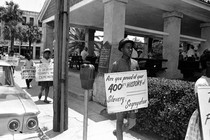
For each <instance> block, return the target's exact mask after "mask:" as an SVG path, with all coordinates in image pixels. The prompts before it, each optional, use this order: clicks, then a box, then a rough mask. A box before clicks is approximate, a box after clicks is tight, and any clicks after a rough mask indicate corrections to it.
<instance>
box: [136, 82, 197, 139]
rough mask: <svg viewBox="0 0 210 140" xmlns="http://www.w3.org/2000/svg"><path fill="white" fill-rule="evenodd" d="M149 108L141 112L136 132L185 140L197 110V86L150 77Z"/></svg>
mask: <svg viewBox="0 0 210 140" xmlns="http://www.w3.org/2000/svg"><path fill="white" fill-rule="evenodd" d="M148 93H149V106H148V108H143V109H139V112H138V114H137V124H136V126H135V128H134V130H135V131H142V130H146V131H150V132H154V133H156V134H158V135H160V136H162V137H164V139H166V140H183V139H184V137H185V134H186V130H187V126H188V122H189V119H190V117H191V115H192V113H193V111H194V110H195V109H196V106H197V100H196V98H195V96H194V83H193V82H187V81H181V80H169V79H160V78H148Z"/></svg>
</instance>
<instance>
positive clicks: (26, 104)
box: [0, 86, 39, 117]
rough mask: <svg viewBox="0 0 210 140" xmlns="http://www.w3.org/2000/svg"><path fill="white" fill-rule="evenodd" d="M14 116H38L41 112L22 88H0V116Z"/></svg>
mask: <svg viewBox="0 0 210 140" xmlns="http://www.w3.org/2000/svg"><path fill="white" fill-rule="evenodd" d="M9 114H13V115H23V114H24V115H37V114H39V110H38V108H37V106H36V104H35V103H34V102H33V100H32V99H31V97H30V95H28V94H27V93H25V92H24V91H23V90H22V89H21V88H20V87H17V86H15V87H4V86H0V115H1V116H4V115H5V117H6V116H7V115H9Z"/></svg>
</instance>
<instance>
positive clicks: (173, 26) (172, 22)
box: [161, 12, 183, 78]
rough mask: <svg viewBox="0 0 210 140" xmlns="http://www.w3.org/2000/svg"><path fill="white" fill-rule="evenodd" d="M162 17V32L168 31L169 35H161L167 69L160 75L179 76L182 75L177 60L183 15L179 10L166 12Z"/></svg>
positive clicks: (167, 76)
mask: <svg viewBox="0 0 210 140" xmlns="http://www.w3.org/2000/svg"><path fill="white" fill-rule="evenodd" d="M163 18H164V32H166V33H169V35H168V36H163V58H164V59H167V60H168V61H167V62H163V63H165V66H166V67H167V69H166V71H164V72H163V73H161V76H163V77H165V78H181V77H182V75H181V73H180V71H179V70H178V60H179V44H180V30H181V19H182V18H183V15H182V14H181V13H179V12H170V13H169V12H167V13H164V14H163Z"/></svg>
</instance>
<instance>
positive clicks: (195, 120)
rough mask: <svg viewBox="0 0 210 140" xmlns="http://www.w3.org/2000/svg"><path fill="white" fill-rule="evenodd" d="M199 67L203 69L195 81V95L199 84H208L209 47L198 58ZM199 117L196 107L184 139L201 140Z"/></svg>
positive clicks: (209, 70)
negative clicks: (202, 72)
mask: <svg viewBox="0 0 210 140" xmlns="http://www.w3.org/2000/svg"><path fill="white" fill-rule="evenodd" d="M200 62H201V67H202V69H203V71H204V74H203V76H201V77H200V78H199V79H198V80H197V81H196V83H195V96H196V98H197V97H198V96H197V94H198V87H199V86H210V49H206V50H205V51H204V52H203V54H202V55H201V58H200ZM200 126H201V125H200V117H199V112H198V109H196V110H195V111H194V112H193V114H192V116H191V118H190V121H189V124H188V129H187V133H186V136H185V140H201V128H200Z"/></svg>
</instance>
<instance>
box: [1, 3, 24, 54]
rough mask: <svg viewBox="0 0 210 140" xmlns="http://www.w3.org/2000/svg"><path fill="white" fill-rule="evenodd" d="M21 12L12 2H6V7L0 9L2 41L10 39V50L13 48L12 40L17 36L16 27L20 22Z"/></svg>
mask: <svg viewBox="0 0 210 140" xmlns="http://www.w3.org/2000/svg"><path fill="white" fill-rule="evenodd" d="M22 13H23V12H22V11H21V10H20V9H19V5H18V4H15V3H14V2H13V1H10V2H7V1H6V7H0V20H1V21H3V23H4V31H3V34H4V39H10V41H11V44H10V46H11V50H13V48H14V39H15V37H16V35H17V32H16V31H17V25H18V24H19V23H20V22H22Z"/></svg>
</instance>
